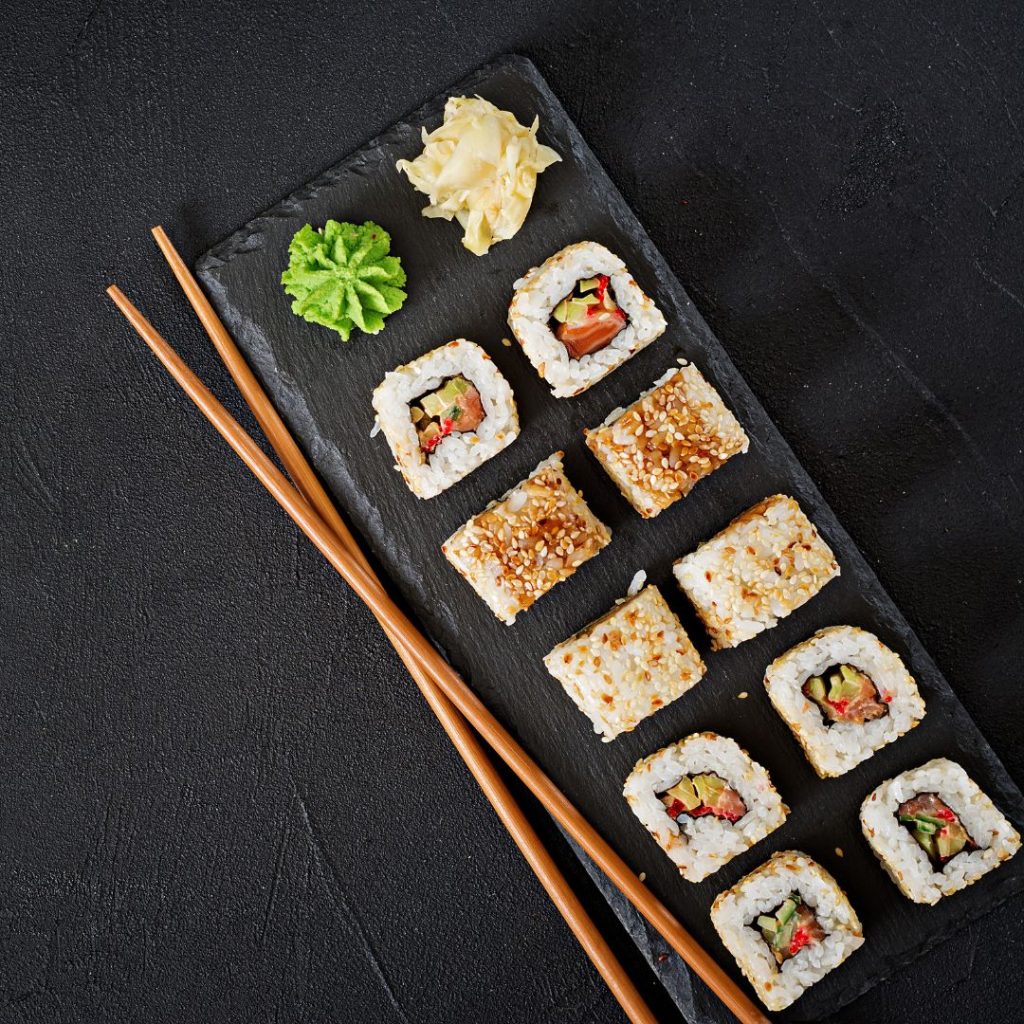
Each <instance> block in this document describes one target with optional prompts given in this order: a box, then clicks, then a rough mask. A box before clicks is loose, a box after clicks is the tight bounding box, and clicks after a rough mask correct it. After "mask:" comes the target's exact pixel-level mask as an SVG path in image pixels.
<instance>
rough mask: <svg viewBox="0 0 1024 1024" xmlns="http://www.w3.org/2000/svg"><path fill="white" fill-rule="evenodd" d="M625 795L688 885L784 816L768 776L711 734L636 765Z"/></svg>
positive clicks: (737, 748) (760, 836)
mask: <svg viewBox="0 0 1024 1024" xmlns="http://www.w3.org/2000/svg"><path fill="white" fill-rule="evenodd" d="M623 796H625V798H626V801H627V803H628V804H629V806H630V808H631V810H632V811H633V813H634V814H635V815H636V816H637V818H638V819H639V820H640V822H641V824H643V825H644V827H645V828H646V829H647V831H648V832H650V833H651V835H652V836H653V837H654V840H655V842H656V843H657V844H658V845H659V846H660V847H661V848H662V849H663V850H664V851H665V853H666V854H668V856H669V858H670V859H671V860H672V862H673V863H674V864H675V865H676V867H678V868H679V873H680V874H681V875H682V876H683V878H685V879H686V880H687V881H689V882H699V881H701V879H703V878H707V876H708V875H710V874H713V873H714V872H715V871H717V870H718V869H719V868H721V867H723V866H724V865H725V864H727V863H728V862H729V861H730V860H732V858H733V857H735V856H737V855H738V854H740V853H743V852H744V850H748V849H749V848H750V847H751V846H753V845H754V844H755V843H757V842H760V840H762V839H764V837H765V836H767V835H768V834H769V833H770V832H773V831H774V830H775V829H777V828H779V826H781V825H782V824H783V823H784V822H785V820H786V815H787V814H788V813H789V808H788V807H787V806H786V805H785V804H784V803H783V802H782V800H781V798H780V797H779V794H778V793H777V792H776V791H775V787H774V786H773V785H772V780H771V778H769V776H768V772H767V771H765V769H764V768H762V767H761V765H759V764H758V763H757V762H756V761H754V760H752V759H751V758H750V756H749V755H748V754H747V752H746V751H745V750H743V749H742V747H740V745H739V744H738V743H736V741H735V740H731V739H729V738H728V737H726V736H719V735H717V734H715V733H713V732H703V733H694V734H693V735H692V736H687V737H686V739H683V740H680V741H679V742H678V743H673V744H672V745H671V746H668V747H664V748H663V749H662V750H659V751H658V752H657V753H655V754H651V755H650V756H649V757H645V758H644V759H643V760H641V761H638V762H637V764H636V767H635V768H634V769H633V771H632V772H631V773H630V776H629V778H628V779H627V780H626V785H625V788H624V789H623Z"/></svg>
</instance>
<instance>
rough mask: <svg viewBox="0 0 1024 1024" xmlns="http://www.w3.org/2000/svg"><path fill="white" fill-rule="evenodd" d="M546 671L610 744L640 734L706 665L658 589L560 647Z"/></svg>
mask: <svg viewBox="0 0 1024 1024" xmlns="http://www.w3.org/2000/svg"><path fill="white" fill-rule="evenodd" d="M544 665H545V667H546V668H547V670H548V672H550V673H551V675H553V676H554V677H555V678H556V679H557V680H558V681H559V682H560V683H561V684H562V686H563V687H564V689H565V692H566V693H567V694H569V696H570V697H572V699H573V700H574V701H575V702H576V706H577V707H578V708H579V709H580V711H582V712H583V713H584V714H585V715H586V716H587V717H588V718H589V719H590V721H591V722H592V723H593V725H594V732H596V733H599V734H601V736H602V738H603V739H604V740H605V742H607V741H609V740H612V739H614V738H615V737H616V736H618V735H619V734H620V733H623V732H629V731H630V730H632V729H635V728H636V727H637V725H638V724H639V723H640V722H642V721H643V720H644V719H645V718H647V717H648V716H649V715H653V714H654V713H655V711H657V710H658V709H659V708H662V707H664V706H665V705H666V704H671V703H672V701H674V700H675V699H676V698H677V697H681V696H682V695H683V694H684V693H686V691H687V690H689V689H690V688H691V687H693V686H696V684H697V683H698V682H699V681H700V678H701V676H703V675H704V663H703V662H702V661H701V659H700V655H699V654H698V653H697V651H696V649H695V648H694V646H693V644H692V643H690V638H689V637H688V636H687V635H686V631H685V630H684V629H683V627H682V625H681V624H680V622H679V619H677V618H676V616H675V613H674V612H673V611H672V609H671V608H669V606H668V605H667V604H666V603H665V598H664V597H662V596H661V591H659V590H658V588H657V587H655V586H649V587H645V588H644V589H643V590H641V591H640V593H638V594H636V595H634V596H632V597H627V598H626V599H624V600H623V601H620V602H619V603H618V604H616V606H615V607H614V608H612V610H611V611H610V612H608V613H606V614H605V615H603V616H601V618H599V619H598V620H597V621H596V622H592V623H591V624H590V625H589V626H587V627H586V629H583V630H581V631H580V632H579V633H577V634H576V635H575V636H573V637H570V638H569V639H568V640H566V641H564V642H563V643H560V644H559V645H558V646H557V647H556V648H555V649H554V650H553V651H551V653H550V654H548V655H547V656H546V657H545V658H544Z"/></svg>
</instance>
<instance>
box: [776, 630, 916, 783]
mask: <svg viewBox="0 0 1024 1024" xmlns="http://www.w3.org/2000/svg"><path fill="white" fill-rule="evenodd" d="M764 685H765V689H766V690H767V691H768V697H769V699H770V700H771V702H772V704H773V705H774V706H775V710H776V711H778V713H779V714H780V715H781V716H782V718H783V720H784V721H785V723H786V725H788V726H789V727H790V729H792V731H793V735H794V736H795V737H796V739H797V742H798V743H799V744H800V745H801V746H802V747H803V748H804V753H805V754H806V755H807V759H808V760H809V761H810V762H811V764H812V765H813V766H814V770H815V771H816V772H817V773H818V775H820V776H821V777H822V778H828V777H830V776H836V775H842V774H843V773H844V772H848V771H849V770H850V769H851V768H854V767H856V766H857V765H858V764H860V763H861V762H862V761H866V760H867V759H868V758H869V757H871V755H872V754H874V753H875V751H876V750H880V749H881V748H882V747H884V746H886V745H887V744H889V743H893V742H894V741H896V740H898V739H899V738H900V736H902V735H903V734H904V733H905V732H907V731H909V730H910V729H913V728H914V726H916V725H917V724H918V723H919V722H920V721H921V719H922V718H923V717H924V701H923V700H922V699H921V694H920V693H919V692H918V689H917V683H915V682H914V677H913V676H911V674H910V673H909V672H908V671H907V669H906V666H905V665H904V664H903V661H902V660H901V659H900V656H899V655H898V654H897V653H896V652H895V651H894V650H892V649H891V648H889V647H886V645H885V644H883V643H882V641H881V640H879V639H878V637H876V636H874V635H873V634H871V633H868V632H867V631H866V630H863V629H858V628H857V627H856V626H831V627H830V628H828V629H821V630H818V632H817V633H815V634H814V636H812V637H811V638H810V639H808V640H805V641H804V642H803V643H800V644H797V645H796V647H792V648H790V649H789V650H788V651H786V653H785V654H783V655H781V656H780V657H778V658H776V659H775V661H773V662H772V663H771V665H769V666H768V671H767V672H766V673H765V677H764Z"/></svg>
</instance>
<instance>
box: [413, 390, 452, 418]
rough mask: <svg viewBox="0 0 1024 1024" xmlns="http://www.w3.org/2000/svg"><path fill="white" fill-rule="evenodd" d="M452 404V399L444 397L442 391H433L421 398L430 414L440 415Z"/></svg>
mask: <svg viewBox="0 0 1024 1024" xmlns="http://www.w3.org/2000/svg"><path fill="white" fill-rule="evenodd" d="M451 404H452V403H451V399H446V398H442V397H441V392H440V391H433V392H431V393H430V394H429V395H424V396H423V397H422V398H421V399H420V405H422V406H423V411H424V412H425V413H426V414H427V415H428V416H440V415H441V413H443V412H444V411H445V409H447V408H448V406H450V405H451Z"/></svg>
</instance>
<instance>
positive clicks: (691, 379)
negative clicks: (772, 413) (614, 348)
mask: <svg viewBox="0 0 1024 1024" xmlns="http://www.w3.org/2000/svg"><path fill="white" fill-rule="evenodd" d="M584 434H585V435H586V438H587V447H589V448H590V450H591V451H592V452H593V453H594V455H596V456H597V460H598V461H599V462H600V463H601V465H602V467H603V468H604V470H605V472H606V473H607V474H608V475H609V476H610V477H611V478H612V479H613V480H614V481H615V483H616V484H617V485H618V488H619V490H620V491H622V494H623V496H624V497H625V498H626V500H627V501H628V502H629V503H630V504H631V505H632V506H633V508H635V509H636V510H637V512H639V513H640V515H642V516H643V517H644V518H645V519H651V518H653V517H654V516H656V515H657V514H658V513H659V512H662V511H664V510H665V509H666V508H668V507H669V505H671V504H672V503H673V502H675V501H678V500H679V499H680V498H684V497H686V495H687V494H689V493H690V491H691V490H692V489H693V486H694V484H696V483H697V481H698V480H700V479H702V478H703V477H705V476H707V475H708V474H709V473H713V472H714V471H715V470H716V469H718V467H719V466H721V465H722V464H723V463H724V462H725V461H726V460H727V459H730V458H732V456H733V455H736V454H737V453H739V452H745V451H746V450H747V449H748V448H749V446H750V442H749V441H748V440H747V435H746V434H745V433H744V432H743V428H742V427H741V426H740V424H739V422H738V421H737V419H736V417H735V416H733V414H732V413H731V412H730V411H729V410H728V408H726V405H725V403H724V402H723V401H722V398H721V396H720V395H719V394H718V392H717V391H716V390H715V389H714V388H713V387H712V386H711V385H710V384H709V383H708V382H707V381H706V380H705V379H704V377H703V376H702V375H701V372H700V370H698V369H697V367H696V366H693V365H692V364H690V363H685V362H683V363H682V365H680V366H678V367H673V368H672V369H671V370H669V371H668V373H666V374H665V375H664V376H662V377H661V378H659V379H658V380H657V381H655V383H654V387H652V388H651V389H650V390H649V391H645V392H644V394H642V395H641V396H640V397H639V398H638V399H637V400H636V401H635V402H634V403H633V404H632V405H631V406H630V407H629V408H628V409H625V410H623V409H616V410H615V411H614V412H612V413H611V414H610V415H609V416H608V418H607V419H606V420H605V421H604V423H603V424H602V425H601V426H600V427H597V428H595V429H594V430H585V431H584Z"/></svg>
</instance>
